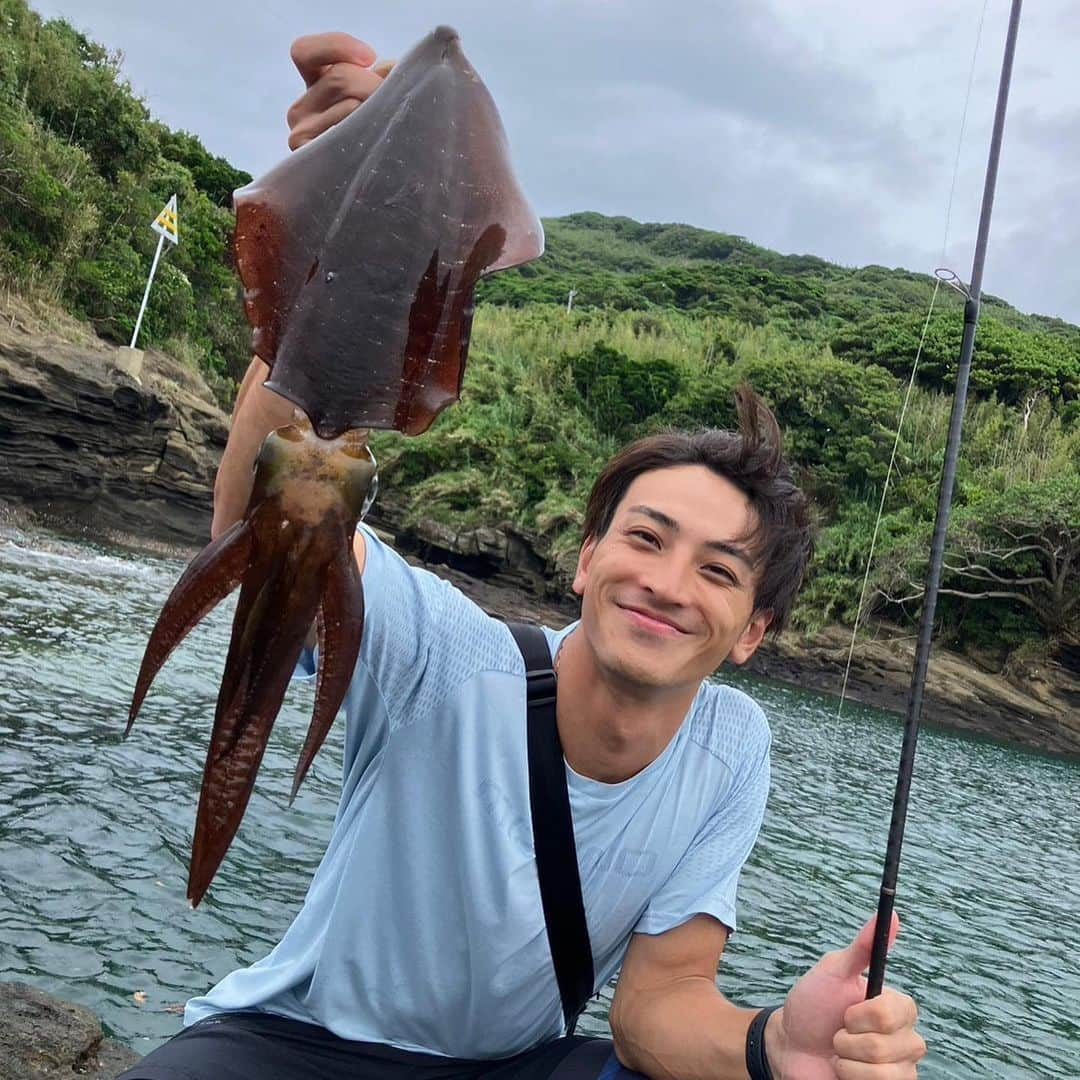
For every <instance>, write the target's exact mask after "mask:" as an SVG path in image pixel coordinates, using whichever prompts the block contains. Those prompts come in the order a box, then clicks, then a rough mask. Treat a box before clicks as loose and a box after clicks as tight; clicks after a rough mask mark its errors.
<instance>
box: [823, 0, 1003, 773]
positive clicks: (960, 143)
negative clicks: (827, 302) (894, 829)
mask: <svg viewBox="0 0 1080 1080" xmlns="http://www.w3.org/2000/svg"><path fill="white" fill-rule="evenodd" d="M988 3H989V0H983V8H982V16H981V17H980V19H979V27H978V30H977V31H976V34H975V48H974V50H973V52H972V54H971V67H970V70H969V71H968V82H967V93H966V94H965V96H964V111H963V113H962V114H961V117H960V134H959V137H958V139H957V141H956V156H955V158H954V159H953V172H952V184H951V185H950V187H949V201H948V205H947V207H946V209H945V235H944V238H943V239H942V241H941V256H940V258H939V260H938V263H939V268H938V269H937V270H935V271H934V276H935V277H936V278H937V280H936V281H935V282H934V291H933V294H932V295H931V297H930V308H929V310H928V311H927V313H926V320H925V322H924V323H923V328H922V335H921V336H920V338H919V345H918V348H917V349H916V351H915V360H914V362H913V363H912V365H911V375H910V377H909V379H908V385H907V392H906V393H905V394H904V402H903V405H902V406H901V407H900V416H899V418H898V420H897V422H896V436H895V438H894V440H893V447H892V454H891V455H890V457H889V467H888V469H887V470H886V472H885V482H884V484H883V485H882V489H881V501H880V503H879V504H878V512H877V518H876V520H875V521H874V532H873V535H872V537H871V540H870V549H869V552H868V553H867V556H866V572H865V573H864V575H863V583H862V590H861V592H860V593H859V603H858V606H857V607H856V609H855V622H854V624H853V626H852V627H851V643H850V645H849V646H848V654H847V663H846V664H845V666H844V679H843V683H842V685H841V688H840V701H839V702H838V704H837V707H836V719H837V720H839V719H840V717H841V715H842V713H843V710H844V700H845V695H846V693H847V685H848V680H849V679H850V676H851V664H852V660H853V658H854V655H855V639H856V634H857V633H858V629H859V622H860V620H861V618H862V613H863V608H864V606H865V602H866V590H867V587H868V586H869V583H870V570H871V568H872V566H873V562H874V554H875V552H876V551H877V539H878V533H879V531H880V528H881V519H882V517H884V515H885V499H886V498H887V497H888V494H889V484H890V482H891V481H892V475H893V471H894V468H895V465H896V455H897V452H898V450H899V447H900V434H901V432H902V431H903V430H904V419H905V418H906V416H907V410H908V405H909V404H910V402H911V394H912V390H913V389H914V387H915V377H916V375H917V374H918V371H919V361H920V360H921V359H922V352H923V346H924V345H925V344H926V335H927V332H928V330H929V329H930V319H931V317H932V316H933V314H934V305H935V304H936V303H937V296H938V290H939V289H940V288H941V283H942V282H943V281H944V282H945V283H946V284H950V285H952V286H953V288H957V285H956V282H958V281H959V279H958V278H957V276H956V275H955V274H954V273H953V272H952V271H951V270H946V268H945V265H944V264H945V255H946V252H947V251H948V247H949V228H950V224H951V222H952V211H953V202H954V200H955V197H956V182H957V178H958V177H959V175H960V158H961V153H962V151H963V147H964V133H965V131H966V129H967V117H968V107H969V106H970V105H971V91H972V87H973V85H974V83H975V68H976V64H977V61H978V57H979V45H980V44H981V42H982V32H983V24H984V23H985V21H986V8H987V4H988ZM945 273H947V274H948V275H951V280H950V278H949V277H945V276H943V274H945ZM958 291H959V292H962V293H963V294H964V295H965V296H966V295H967V290H966V289H963V288H959V289H958ZM830 765H831V762H830Z"/></svg>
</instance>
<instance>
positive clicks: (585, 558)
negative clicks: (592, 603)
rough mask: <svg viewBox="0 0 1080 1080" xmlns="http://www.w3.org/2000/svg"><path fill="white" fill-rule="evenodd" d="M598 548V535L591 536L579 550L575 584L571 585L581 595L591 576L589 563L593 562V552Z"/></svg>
mask: <svg viewBox="0 0 1080 1080" xmlns="http://www.w3.org/2000/svg"><path fill="white" fill-rule="evenodd" d="M595 550H596V537H595V536H590V537H589V539H588V540H586V541H585V543H584V544H582V545H581V550H580V551H579V552H578V557H577V569H576V570H575V571H574V584H573V585H572V586H571V588H573V590H574V592H575V593H576V594H577V595H578V596H581V595H582V594H583V593H584V592H585V581H586V579H587V578H588V576H589V563H590V562H592V556H593V552H594V551H595Z"/></svg>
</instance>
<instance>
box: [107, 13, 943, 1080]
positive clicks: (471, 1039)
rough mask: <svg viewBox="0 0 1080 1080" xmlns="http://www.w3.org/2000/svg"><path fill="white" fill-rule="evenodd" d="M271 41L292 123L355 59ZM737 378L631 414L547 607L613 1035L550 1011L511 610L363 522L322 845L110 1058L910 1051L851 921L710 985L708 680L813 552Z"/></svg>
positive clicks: (744, 701)
mask: <svg viewBox="0 0 1080 1080" xmlns="http://www.w3.org/2000/svg"><path fill="white" fill-rule="evenodd" d="M293 57H294V59H295V61H296V63H297V66H298V67H299V69H300V71H301V74H302V75H303V76H304V78H305V81H306V82H307V84H308V90H307V91H306V93H305V94H304V96H303V97H302V98H301V99H300V100H299V101H298V102H297V103H296V105H294V106H293V108H292V109H291V110H290V113H289V123H290V127H291V134H290V140H289V142H290V146H292V147H293V148H295V147H297V146H299V145H302V144H303V143H304V142H305V141H307V140H308V139H310V138H313V137H314V136H315V135H317V134H318V133H319V132H320V131H322V130H325V129H326V128H327V127H329V126H330V125H332V124H333V123H336V122H337V121H338V120H340V119H341V118H342V117H343V116H344V115H346V114H347V113H348V112H349V111H350V110H351V109H352V108H354V107H355V106H356V104H358V103H359V102H361V101H363V100H364V99H365V98H366V97H368V96H369V95H370V94H371V93H373V92H374V91H375V89H377V86H378V83H379V81H380V79H381V74H380V72H379V70H378V69H377V68H375V67H374V66H373V65H374V63H375V54H374V53H373V51H372V50H371V49H370V48H368V46H366V45H364V44H362V43H361V42H358V41H356V40H355V39H353V38H350V37H348V36H347V35H340V34H328V35H316V36H314V37H310V38H301V39H299V40H298V41H297V42H296V43H295V44H294V46H293ZM385 70H386V68H384V69H383V72H385ZM265 376H266V367H265V365H263V364H262V362H261V361H260V360H258V359H255V360H254V361H253V362H252V365H251V367H250V369H249V371H248V373H247V376H246V377H245V379H244V382H243V385H242V387H241V390H240V393H239V395H238V398H237V405H236V411H235V414H234V420H233V426H232V431H231V434H230V439H229V444H228V448H227V450H226V454H225V457H224V459H223V462H222V466H221V469H220V471H219V475H218V481H217V484H216V487H215V517H214V526H213V528H214V532H215V534H218V533H220V532H221V531H222V530H223V529H225V528H227V527H228V525H229V524H231V522H232V521H234V520H235V519H236V518H237V517H238V516H239V515H240V513H241V512H242V509H243V507H244V505H245V503H246V500H247V497H248V492H249V489H250V474H251V462H252V460H253V458H254V455H255V452H256V451H257V449H258V446H259V444H260V443H261V441H262V438H263V437H264V435H265V434H266V433H267V432H268V431H270V430H272V429H273V428H275V427H279V426H281V425H283V424H285V423H288V422H289V421H290V419H291V415H292V409H291V406H290V405H289V404H288V403H287V402H284V401H282V400H281V399H279V398H277V397H276V396H275V395H274V394H272V393H271V392H270V391H268V390H266V389H265V388H264V387H263V386H262V382H263V379H264V378H265ZM739 404H740V427H739V431H738V432H737V433H735V432H722V431H706V432H700V433H697V434H694V435H680V434H664V435H659V436H654V437H652V438H649V439H645V440H642V441H641V442H639V443H635V444H633V445H631V446H630V447H628V448H626V449H625V450H623V451H622V452H621V453H619V454H617V455H616V456H615V458H613V459H612V461H611V462H609V463H608V465H607V466H606V467H605V468H604V470H603V471H602V473H601V475H600V477H599V478H598V480H597V482H596V484H595V486H594V488H593V492H592V494H591V496H590V499H589V504H588V506H587V508H586V514H585V524H584V528H583V544H582V547H581V551H580V555H579V559H578V565H577V572H576V575H575V579H574V591H575V592H576V593H577V594H578V595H579V596H580V597H581V605H582V607H581V619H580V621H579V622H578V623H575V624H572V625H571V626H570V627H568V628H567V629H566V630H564V631H561V632H558V633H556V632H551V631H548V632H547V636H548V641H549V644H550V645H551V648H552V652H553V654H554V656H555V668H556V672H557V676H558V704H557V726H558V731H559V736H560V739H561V742H562V746H563V751H564V755H565V759H566V771H567V780H568V786H569V789H570V802H571V807H572V814H573V822H574V833H575V838H576V845H577V853H578V861H579V869H580V874H581V883H582V895H583V898H584V903H585V910H586V914H587V922H588V929H589V937H590V941H591V945H592V950H593V962H594V969H595V972H596V975H597V982H596V985H597V986H602V985H603V984H604V983H605V982H606V981H607V980H608V979H609V978H611V977H612V976H613V975H614V974H615V973H616V972H617V971H619V978H618V983H617V988H616V991H615V997H614V1001H613V1005H612V1009H611V1026H612V1031H613V1034H614V1055H612V1054H611V1052H610V1048H609V1046H608V1044H606V1043H604V1042H597V1041H590V1040H583V1039H580V1038H574V1037H565V1036H564V1035H563V1032H564V1025H563V1018H562V1009H561V1002H560V997H559V992H558V987H557V985H556V981H555V976H554V972H553V970H552V963H551V953H550V948H549V945H548V940H547V936H546V930H545V925H544V918H543V912H542V908H541V903H540V896H539V890H538V884H537V875H536V863H535V854H534V851H533V843H532V833H531V830H530V817H529V813H530V811H529V799H528V770H527V755H526V740H525V734H524V731H525V685H524V684H525V680H524V678H523V672H524V666H523V663H522V660H521V657H520V654H519V653H518V651H517V648H516V646H515V644H514V642H513V640H512V638H511V636H510V633H509V631H508V630H507V629H506V627H505V626H503V625H502V624H501V623H499V622H498V621H497V620H493V619H490V618H489V617H487V616H486V615H484V614H483V612H481V611H480V610H479V609H478V608H476V606H475V605H473V604H472V603H471V602H470V601H469V600H468V599H466V598H465V597H464V596H463V595H462V594H460V593H459V592H457V590H455V589H453V588H452V587H450V586H449V585H448V584H446V583H445V582H442V581H440V580H439V579H437V578H436V577H434V576H433V575H431V574H428V573H427V572H425V571H422V570H415V569H413V568H411V567H409V566H408V565H407V564H406V563H405V562H404V561H403V560H401V559H400V558H399V557H398V556H397V555H395V554H394V553H393V551H391V550H390V549H389V548H387V547H386V546H385V545H384V544H382V543H381V542H380V541H379V540H378V538H377V537H376V536H375V534H374V533H372V532H371V531H370V530H368V529H366V528H363V527H362V528H361V529H360V530H359V531H358V533H357V537H356V544H355V553H356V559H357V562H358V565H359V566H360V568H361V571H362V574H363V582H364V590H365V597H366V603H367V621H366V625H365V634H364V642H363V646H362V650H361V656H360V660H359V662H358V664H357V668H356V673H355V675H354V678H353V681H352V685H351V687H350V690H349V694H348V696H347V698H346V702H345V711H346V716H347V724H348V728H347V734H346V745H345V776H344V784H343V791H342V797H341V802H340V805H339V810H338V814H337V818H336V821H335V826H334V832H333V835H332V837H331V840H330V844H329V847H328V849H327V852H326V855H325V856H324V858H323V861H322V863H321V865H320V867H319V869H318V871H317V872H316V875H315V878H314V880H313V882H312V885H311V888H310V890H309V892H308V895H307V897H306V899H305V902H304V906H303V908H302V909H301V911H300V913H299V914H298V915H297V917H296V919H295V921H294V922H293V924H292V926H290V928H289V929H288V931H287V932H286V934H285V936H284V937H283V939H282V941H281V943H280V944H279V945H278V946H277V947H276V948H275V949H274V950H273V951H272V952H271V953H270V954H269V955H268V956H267V957H266V958H265V959H263V960H262V961H259V962H258V963H257V964H255V965H253V966H252V967H250V968H247V969H244V970H241V971H237V972H234V973H233V974H232V975H230V976H228V977H227V978H226V979H224V980H223V981H222V982H221V983H220V984H218V986H217V987H215V988H214V989H213V990H212V991H210V993H208V994H207V995H206V996H205V997H203V998H198V999H195V1000H194V1001H192V1002H190V1003H189V1005H188V1012H187V1016H186V1020H187V1023H188V1024H189V1027H187V1028H186V1030H185V1031H184V1032H183V1033H181V1035H179V1036H178V1037H177V1038H176V1039H174V1040H173V1041H172V1042H170V1043H168V1044H166V1045H165V1046H164V1047H162V1048H160V1049H159V1050H158V1051H155V1053H153V1054H151V1055H150V1056H149V1057H148V1058H147V1059H146V1060H145V1061H144V1062H143V1063H141V1064H140V1065H139V1066H136V1068H135V1069H133V1070H132V1071H131V1072H129V1073H128V1074H127V1077H128V1078H129V1080H167V1078H172V1077H184V1078H185V1080H191V1078H194V1077H208V1078H209V1077H214V1078H221V1080H230V1078H241V1077H243V1078H247V1077H258V1078H259V1080H272V1078H276V1077H281V1078H286V1077H289V1078H301V1077H304V1078H307V1077H312V1078H314V1077H320V1076H341V1077H346V1076H348V1077H364V1078H368V1077H378V1078H382V1077H384V1076H385V1077H390V1076H393V1077H395V1078H396V1077H402V1078H404V1077H407V1076H408V1077H412V1076H422V1077H425V1078H426V1077H428V1076H429V1075H430V1077H432V1078H433V1080H434V1078H435V1077H439V1078H443V1077H446V1078H449V1077H463V1078H465V1077H468V1078H470V1080H471V1078H474V1077H475V1078H479V1077H485V1078H492V1077H495V1078H499V1080H502V1078H505V1080H510V1078H514V1080H521V1078H526V1077H527V1078H530V1080H531V1078H534V1077H535V1078H537V1080H539V1078H541V1077H548V1076H551V1077H556V1078H558V1080H572V1078H580V1080H589V1078H592V1077H596V1076H597V1075H598V1074H600V1073H602V1075H603V1076H604V1077H606V1078H607V1077H614V1076H616V1075H618V1074H620V1073H621V1074H622V1075H623V1076H625V1075H626V1074H627V1072H628V1071H629V1070H633V1071H635V1072H638V1073H642V1074H644V1075H646V1076H649V1077H655V1078H661V1077H663V1078H667V1077H671V1078H679V1080H681V1078H686V1080H696V1078H699V1077H700V1078H706V1077H707V1078H717V1080H722V1078H726V1077H733V1078H734V1077H738V1078H742V1077H746V1076H747V1075H751V1076H752V1077H760V1076H768V1075H770V1072H769V1069H770V1068H771V1075H773V1076H775V1077H777V1078H791V1077H793V1078H796V1080H824V1078H826V1077H829V1078H832V1077H839V1078H841V1080H863V1078H865V1080H875V1078H876V1080H891V1078H899V1077H910V1076H914V1075H915V1066H916V1063H917V1062H918V1061H919V1060H920V1058H921V1057H922V1055H923V1053H924V1052H925V1047H924V1044H923V1042H922V1040H921V1039H920V1038H919V1036H918V1035H917V1034H916V1033H915V1031H914V1022H915V1015H916V1013H915V1006H914V1002H912V1000H911V999H910V998H909V997H907V996H905V995H903V994H900V993H898V992H896V991H893V990H887V991H886V992H885V993H884V994H883V995H882V996H880V997H879V998H876V999H874V1000H873V1001H864V1000H863V996H864V993H865V991H864V984H863V980H862V978H861V974H860V973H861V972H862V970H863V969H864V968H865V967H866V965H867V962H868V958H869V952H870V933H871V930H872V926H871V925H870V924H868V925H867V926H866V927H864V928H863V930H862V931H861V932H860V933H859V935H858V937H857V938H856V939H855V941H854V942H853V943H852V944H851V945H850V946H849V947H848V948H846V949H843V950H840V951H839V952H837V953H832V954H830V955H828V956H826V957H824V958H823V959H822V960H821V961H820V962H819V963H818V964H817V965H816V966H815V967H814V968H813V969H812V970H811V971H810V972H809V973H808V974H807V975H805V976H804V977H803V979H801V980H800V981H799V982H798V983H797V984H796V985H795V987H794V988H793V989H792V991H791V992H790V994H789V995H788V997H787V999H786V1000H785V1002H784V1003H783V1006H782V1007H781V1008H778V1009H776V1010H775V1011H772V1012H771V1013H766V1012H763V1011H761V1010H758V1009H745V1008H739V1007H737V1006H735V1005H733V1004H731V1003H729V1002H728V1001H726V1000H725V998H724V997H723V996H722V995H721V994H720V992H719V990H718V988H717V986H716V983H715V973H716V969H717V965H718V963H719V961H720V957H721V954H722V952H723V948H724V945H725V943H726V941H727V937H728V935H729V933H730V932H731V930H733V929H734V927H735V921H736V920H735V891H736V886H737V882H738V877H739V873H740V870H741V867H742V865H743V863H744V861H745V859H746V857H747V856H748V854H749V852H750V850H751V848H752V846H753V843H754V840H755V838H756V835H757V831H758V827H759V825H760V822H761V817H762V814H763V812H764V805H765V799H766V796H767V793H768V777H769V772H768V747H769V734H768V728H767V725H766V723H765V720H764V716H763V714H762V713H761V710H760V709H759V708H758V707H757V706H756V705H755V704H754V703H753V702H752V701H751V700H750V699H749V698H747V697H746V696H745V695H743V694H741V693H740V692H738V691H736V690H733V689H731V688H728V687H723V686H720V685H718V684H714V683H710V682H708V681H707V680H708V677H709V676H710V675H711V674H712V672H713V671H714V670H715V669H716V668H718V667H719V666H720V665H721V664H722V663H723V662H724V661H725V660H730V661H732V662H734V663H743V662H745V661H746V660H748V659H749V658H750V656H752V655H753V653H754V651H755V650H756V649H757V647H758V645H759V644H760V642H761V640H762V638H763V637H764V635H765V633H766V632H767V631H778V630H779V629H781V628H782V627H783V626H784V624H785V622H786V620H787V618H788V615H789V613H790V609H791V605H792V602H793V600H794V597H795V594H796V593H797V591H798V588H799V585H800V583H801V580H802V576H803V572H804V569H805V566H806V563H807V560H808V558H809V555H810V550H811V537H810V515H809V509H808V506H807V504H806V500H805V498H804V497H803V495H802V494H801V492H800V491H799V490H798V488H797V487H796V486H795V485H794V483H793V482H792V479H791V474H790V470H789V469H788V467H787V465H786V463H785V462H784V459H783V455H782V453H781V449H780V434H779V431H778V429H777V427H776V423H775V420H774V419H773V418H772V416H771V414H770V413H769V412H768V410H767V409H766V408H765V406H764V405H763V404H762V403H761V401H760V400H759V399H757V398H756V397H755V396H754V395H753V394H752V393H750V392H749V391H743V392H742V393H741V396H740V403H739ZM427 437H429V438H430V437H437V436H427ZM893 932H894V933H895V927H894V928H893ZM620 969H621V970H620ZM757 1040H761V1041H763V1051H760V1050H758V1049H757V1047H758V1042H757ZM751 1051H752V1052H751ZM766 1061H767V1064H765V1062H766ZM748 1070H749V1072H748Z"/></svg>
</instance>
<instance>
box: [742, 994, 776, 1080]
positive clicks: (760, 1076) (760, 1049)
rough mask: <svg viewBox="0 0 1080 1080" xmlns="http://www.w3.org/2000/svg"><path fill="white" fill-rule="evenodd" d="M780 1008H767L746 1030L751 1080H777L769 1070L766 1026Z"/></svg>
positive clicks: (747, 1060) (747, 1059) (747, 1068)
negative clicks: (766, 1052)
mask: <svg viewBox="0 0 1080 1080" xmlns="http://www.w3.org/2000/svg"><path fill="white" fill-rule="evenodd" d="M779 1008H780V1006H779V1005H768V1006H766V1007H765V1008H764V1009H762V1010H761V1011H760V1012H759V1013H758V1014H757V1016H755V1017H754V1019H753V1020H751V1021H750V1027H749V1028H747V1029H746V1071H747V1072H748V1073H749V1074H750V1080H775V1078H774V1077H773V1071H772V1069H770V1068H769V1059H768V1058H767V1057H766V1056H765V1025H766V1024H767V1023H768V1022H769V1017H770V1016H772V1014H773V1013H774V1012H776V1010H777V1009H779Z"/></svg>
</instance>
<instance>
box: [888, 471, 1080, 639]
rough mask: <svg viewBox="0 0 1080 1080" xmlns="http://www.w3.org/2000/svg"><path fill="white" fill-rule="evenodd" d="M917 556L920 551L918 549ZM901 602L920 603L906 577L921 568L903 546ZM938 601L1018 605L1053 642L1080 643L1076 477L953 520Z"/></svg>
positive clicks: (919, 590) (1013, 493)
mask: <svg viewBox="0 0 1080 1080" xmlns="http://www.w3.org/2000/svg"><path fill="white" fill-rule="evenodd" d="M924 550H925V549H924ZM906 554H907V559H906V560H904V564H903V565H904V575H903V576H904V578H905V579H906V580H905V582H904V583H905V584H906V585H907V587H908V588H909V589H910V590H911V591H910V592H909V594H908V595H907V596H903V597H889V599H891V600H892V601H893V602H897V603H904V602H907V601H913V600H920V599H921V598H922V596H923V592H924V587H923V584H922V582H921V581H919V582H918V583H915V582H914V580H913V579H914V578H915V576H916V574H917V573H918V574H919V575H920V576H921V571H922V568H923V566H924V565H925V558H924V559H923V560H921V562H922V565H920V560H919V559H918V558H917V556H916V554H915V548H914V545H913V544H909V545H908V550H907V552H906ZM940 591H941V595H942V596H954V597H957V598H959V599H961V600H964V601H968V602H970V603H974V604H978V605H982V606H984V607H985V606H989V605H997V606H998V607H999V608H1000V607H1001V606H1002V605H1003V604H1004V605H1006V606H1007V605H1009V604H1014V605H1015V604H1019V605H1021V606H1022V607H1024V608H1026V609H1027V610H1028V611H1030V612H1031V614H1032V615H1034V617H1035V618H1036V619H1037V620H1038V622H1039V624H1040V625H1041V626H1042V627H1043V629H1044V630H1045V631H1046V632H1047V634H1048V635H1049V636H1050V637H1051V638H1052V639H1054V640H1056V641H1058V642H1061V643H1065V644H1076V643H1080V473H1076V472H1073V473H1065V474H1062V475H1060V476H1055V477H1052V478H1050V479H1048V480H1044V481H1041V482H1038V483H1027V484H1016V485H1014V486H1012V487H1010V488H1008V489H1007V490H1005V491H1002V492H998V493H995V494H992V495H989V496H987V497H984V498H982V499H980V500H979V501H977V502H975V503H972V504H971V505H969V506H965V507H962V508H960V509H959V510H958V511H957V512H956V514H955V515H954V518H953V522H952V527H951V529H950V532H949V541H948V546H947V549H946V553H945V564H944V575H943V584H942V588H941V590H940Z"/></svg>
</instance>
